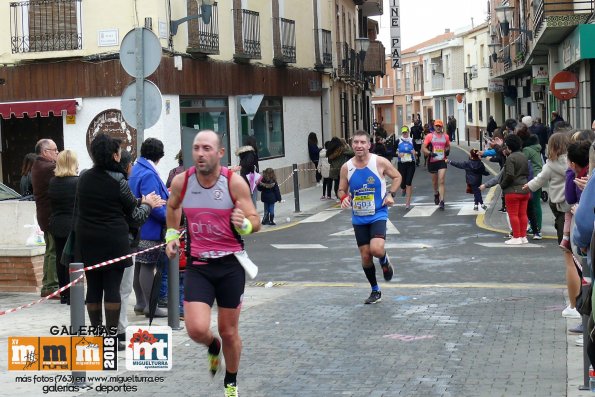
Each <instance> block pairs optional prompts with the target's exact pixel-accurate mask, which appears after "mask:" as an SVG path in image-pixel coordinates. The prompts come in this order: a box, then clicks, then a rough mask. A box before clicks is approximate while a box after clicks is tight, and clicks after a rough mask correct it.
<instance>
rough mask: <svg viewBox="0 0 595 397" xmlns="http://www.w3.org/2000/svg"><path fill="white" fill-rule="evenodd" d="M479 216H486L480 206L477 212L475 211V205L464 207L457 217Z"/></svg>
mask: <svg viewBox="0 0 595 397" xmlns="http://www.w3.org/2000/svg"><path fill="white" fill-rule="evenodd" d="M479 214H485V211H484V210H482V209H481V207H480V206H478V207H477V210H474V209H473V204H469V205H466V206H464V207H463V208H461V209H460V211H459V213H458V214H457V216H460V215H479Z"/></svg>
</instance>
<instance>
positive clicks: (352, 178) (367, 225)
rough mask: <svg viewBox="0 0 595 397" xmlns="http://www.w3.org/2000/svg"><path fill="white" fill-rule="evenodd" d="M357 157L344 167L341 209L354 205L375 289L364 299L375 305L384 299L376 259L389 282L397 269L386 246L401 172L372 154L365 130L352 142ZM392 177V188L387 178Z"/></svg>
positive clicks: (360, 244) (367, 270)
mask: <svg viewBox="0 0 595 397" xmlns="http://www.w3.org/2000/svg"><path fill="white" fill-rule="evenodd" d="M352 147H353V151H354V152H355V156H354V157H353V158H352V159H350V160H349V161H348V162H347V163H345V164H344V165H343V166H342V167H341V182H340V185H339V194H340V195H341V196H340V197H341V208H351V210H352V223H353V230H354V232H355V240H356V241H357V246H358V248H359V251H360V256H361V260H362V267H363V270H364V274H365V275H366V278H367V279H368V282H369V283H370V286H371V288H372V292H371V293H370V296H369V297H368V298H367V299H366V300H365V301H364V303H365V304H374V303H378V302H380V301H381V300H382V293H381V291H380V287H379V286H378V283H377V281H376V268H375V267H374V258H375V257H376V258H378V259H379V262H380V267H381V268H382V273H383V275H384V279H385V280H386V281H390V280H391V279H392V277H393V273H394V269H393V266H392V264H391V263H390V259H389V257H388V255H387V253H386V250H385V249H384V242H385V239H386V221H387V219H388V207H390V206H392V205H393V204H394V197H395V195H396V190H397V189H398V188H399V186H400V185H401V175H400V174H399V171H397V170H396V169H395V167H393V165H392V164H391V163H390V161H388V160H387V159H385V158H383V157H380V156H377V155H375V154H372V153H370V137H369V135H368V134H367V133H366V132H365V131H361V130H359V131H356V132H355V134H354V136H353V143H352ZM386 177H388V178H390V179H392V184H391V189H392V190H388V189H387V187H386V180H385V178H386Z"/></svg>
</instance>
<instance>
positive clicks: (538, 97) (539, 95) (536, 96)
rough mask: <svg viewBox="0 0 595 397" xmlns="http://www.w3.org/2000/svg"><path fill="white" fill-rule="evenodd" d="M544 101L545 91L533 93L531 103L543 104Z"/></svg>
mask: <svg viewBox="0 0 595 397" xmlns="http://www.w3.org/2000/svg"><path fill="white" fill-rule="evenodd" d="M544 100H545V91H533V102H543V101H544Z"/></svg>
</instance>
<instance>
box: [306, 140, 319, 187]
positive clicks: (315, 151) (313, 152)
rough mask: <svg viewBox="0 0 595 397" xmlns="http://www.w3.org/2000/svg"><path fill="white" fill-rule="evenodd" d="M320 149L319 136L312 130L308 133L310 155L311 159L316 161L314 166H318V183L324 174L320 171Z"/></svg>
mask: <svg viewBox="0 0 595 397" xmlns="http://www.w3.org/2000/svg"><path fill="white" fill-rule="evenodd" d="M320 150H321V148H319V147H318V136H317V135H316V133H315V132H311V133H310V134H308V156H309V157H310V161H312V162H313V163H314V168H316V183H320V180H321V179H322V175H321V174H320V172H318V161H319V160H320Z"/></svg>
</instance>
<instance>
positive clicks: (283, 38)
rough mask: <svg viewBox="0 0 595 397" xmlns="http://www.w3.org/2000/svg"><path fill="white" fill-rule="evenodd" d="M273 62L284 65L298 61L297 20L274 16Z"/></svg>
mask: <svg viewBox="0 0 595 397" xmlns="http://www.w3.org/2000/svg"><path fill="white" fill-rule="evenodd" d="M273 44H274V51H275V54H274V57H273V63H274V64H275V65H277V66H284V65H287V64H288V63H295V62H296V49H295V48H296V47H295V21H294V20H291V19H285V18H273Z"/></svg>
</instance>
